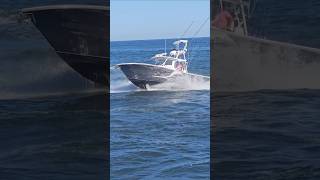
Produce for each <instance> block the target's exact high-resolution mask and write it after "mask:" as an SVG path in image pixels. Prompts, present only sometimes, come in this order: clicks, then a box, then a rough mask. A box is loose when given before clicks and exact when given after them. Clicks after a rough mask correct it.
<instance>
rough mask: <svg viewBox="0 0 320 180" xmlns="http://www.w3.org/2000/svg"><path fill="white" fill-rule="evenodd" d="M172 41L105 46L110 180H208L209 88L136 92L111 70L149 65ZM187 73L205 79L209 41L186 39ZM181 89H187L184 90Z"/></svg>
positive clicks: (189, 86) (190, 86) (194, 86)
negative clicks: (108, 50) (123, 65)
mask: <svg viewBox="0 0 320 180" xmlns="http://www.w3.org/2000/svg"><path fill="white" fill-rule="evenodd" d="M175 40H176V39H167V40H164V39H162V40H139V41H118V42H111V74H110V78H111V86H110V90H111V94H110V119H111V120H110V133H111V136H110V144H111V146H110V148H111V151H110V157H111V159H110V165H111V178H112V179H209V177H210V176H209V173H210V128H209V127H210V91H209V88H210V83H209V82H206V83H204V82H192V83H188V82H185V83H182V82H177V83H178V84H179V85H180V86H182V88H179V85H178V87H172V86H165V85H164V86H161V87H157V88H153V89H152V90H140V89H138V88H137V87H135V86H134V85H133V84H131V83H130V82H129V81H128V80H127V79H126V77H125V76H124V75H123V74H122V72H121V71H120V70H119V69H118V68H117V67H116V66H113V65H116V64H118V63H124V62H144V63H154V62H153V60H150V58H151V57H152V56H154V55H155V54H157V53H161V52H164V51H165V49H164V47H165V43H166V44H167V45H166V47H167V51H169V50H170V49H169V48H170V47H171V45H172V43H173V42H174V41H175ZM188 40H189V42H190V45H189V57H188V60H189V62H190V63H189V72H192V73H196V74H201V75H207V76H209V75H210V68H209V67H210V61H209V57H210V54H209V52H210V39H209V38H194V39H188ZM186 84H187V85H186Z"/></svg>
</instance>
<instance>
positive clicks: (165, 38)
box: [110, 36, 210, 42]
mask: <svg viewBox="0 0 320 180" xmlns="http://www.w3.org/2000/svg"><path fill="white" fill-rule="evenodd" d="M192 38H210V36H199V37H184V38H172V37H171V38H151V39H128V40H110V42H123V41H149V40H165V39H167V40H169V39H192Z"/></svg>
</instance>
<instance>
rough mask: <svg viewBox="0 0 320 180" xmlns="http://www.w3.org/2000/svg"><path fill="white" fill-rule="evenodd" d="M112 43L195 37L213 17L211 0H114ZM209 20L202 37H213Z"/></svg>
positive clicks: (112, 3)
mask: <svg viewBox="0 0 320 180" xmlns="http://www.w3.org/2000/svg"><path fill="white" fill-rule="evenodd" d="M110 4H111V8H110V10H111V16H110V19H111V22H110V26H111V27H110V28H111V32H110V34H111V41H120V40H142V39H163V38H179V37H180V36H182V34H183V33H184V31H185V30H186V29H187V28H188V27H189V26H190V24H191V23H192V22H193V25H192V26H191V28H190V30H189V31H188V32H187V33H186V35H185V36H184V37H192V36H193V35H194V34H195V33H196V31H197V30H198V29H199V28H200V26H201V24H203V23H204V22H205V20H206V19H207V18H209V16H210V2H209V0H111V3H110ZM209 24H210V23H209V20H208V21H207V22H206V24H205V25H204V27H203V28H202V30H201V31H200V32H199V33H198V35H197V36H198V37H209V34H210V29H209Z"/></svg>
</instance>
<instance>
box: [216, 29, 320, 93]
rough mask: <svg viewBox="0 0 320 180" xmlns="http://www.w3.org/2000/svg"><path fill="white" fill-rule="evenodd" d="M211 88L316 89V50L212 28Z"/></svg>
mask: <svg viewBox="0 0 320 180" xmlns="http://www.w3.org/2000/svg"><path fill="white" fill-rule="evenodd" d="M213 38H214V39H213V49H212V55H213V56H212V57H213V59H212V61H213V69H214V72H213V75H214V79H213V88H214V91H251V90H260V89H301V88H309V89H319V88H320V79H319V75H320V50H319V49H315V48H309V47H304V46H298V45H293V44H289V43H281V42H276V41H270V40H265V39H259V38H254V37H249V36H242V35H238V34H235V33H231V32H226V31H222V30H218V29H216V28H214V29H213Z"/></svg>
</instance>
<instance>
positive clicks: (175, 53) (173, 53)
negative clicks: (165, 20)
mask: <svg viewBox="0 0 320 180" xmlns="http://www.w3.org/2000/svg"><path fill="white" fill-rule="evenodd" d="M177 53H178V51H177V50H176V49H172V50H171V51H170V56H171V57H176V56H177Z"/></svg>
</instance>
